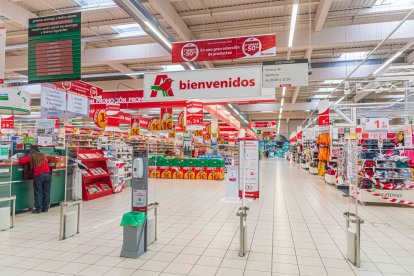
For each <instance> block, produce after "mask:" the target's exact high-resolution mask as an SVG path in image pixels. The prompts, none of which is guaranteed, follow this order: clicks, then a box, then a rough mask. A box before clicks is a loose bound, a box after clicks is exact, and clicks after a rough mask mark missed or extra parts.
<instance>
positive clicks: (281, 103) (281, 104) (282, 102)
mask: <svg viewBox="0 0 414 276" xmlns="http://www.w3.org/2000/svg"><path fill="white" fill-rule="evenodd" d="M284 103H285V99H283V98H282V100H281V101H280V106H281V107H283V104H284Z"/></svg>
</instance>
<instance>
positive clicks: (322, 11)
mask: <svg viewBox="0 0 414 276" xmlns="http://www.w3.org/2000/svg"><path fill="white" fill-rule="evenodd" d="M331 4H332V0H321V2H320V3H319V5H318V9H317V10H316V16H315V31H317V32H320V31H321V30H322V28H323V26H324V25H325V21H326V17H327V16H328V13H329V9H330V8H331Z"/></svg>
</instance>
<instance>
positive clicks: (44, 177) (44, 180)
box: [33, 173, 52, 211]
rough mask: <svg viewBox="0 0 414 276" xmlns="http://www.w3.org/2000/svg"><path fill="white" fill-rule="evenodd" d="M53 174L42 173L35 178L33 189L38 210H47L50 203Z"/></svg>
mask: <svg viewBox="0 0 414 276" xmlns="http://www.w3.org/2000/svg"><path fill="white" fill-rule="evenodd" d="M51 183H52V176H51V174H50V173H42V174H39V175H36V176H35V177H34V178H33V190H34V199H35V208H36V210H38V211H47V210H48V209H49V205H50V186H51Z"/></svg>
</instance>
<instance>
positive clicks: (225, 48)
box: [171, 34, 276, 63]
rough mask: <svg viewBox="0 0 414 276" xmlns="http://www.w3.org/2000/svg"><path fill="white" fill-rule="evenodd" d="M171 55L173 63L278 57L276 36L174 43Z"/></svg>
mask: <svg viewBox="0 0 414 276" xmlns="http://www.w3.org/2000/svg"><path fill="white" fill-rule="evenodd" d="M171 53H172V62H173V63H181V62H190V61H207V60H226V59H239V58H258V57H270V56H276V34H265V35H254V36H243V37H229V38H219V39H208V40H194V41H180V42H174V43H173V44H172V52H171Z"/></svg>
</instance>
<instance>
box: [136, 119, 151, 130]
mask: <svg viewBox="0 0 414 276" xmlns="http://www.w3.org/2000/svg"><path fill="white" fill-rule="evenodd" d="M150 121H151V119H148V118H142V117H141V118H139V128H140V129H149V128H148V126H149V123H150Z"/></svg>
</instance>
